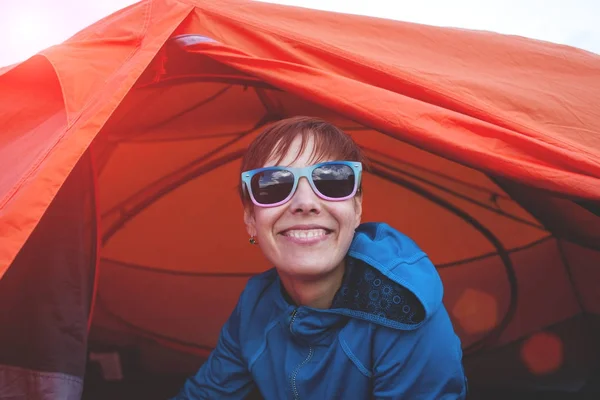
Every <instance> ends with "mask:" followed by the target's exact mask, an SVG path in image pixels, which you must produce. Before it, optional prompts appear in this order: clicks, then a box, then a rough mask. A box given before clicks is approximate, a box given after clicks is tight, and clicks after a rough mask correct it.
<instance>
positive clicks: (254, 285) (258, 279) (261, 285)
mask: <svg viewBox="0 0 600 400" xmlns="http://www.w3.org/2000/svg"><path fill="white" fill-rule="evenodd" d="M276 282H277V271H276V270H275V268H272V269H269V270H267V271H265V272H262V273H260V274H258V275H254V276H252V277H251V278H250V279H248V282H247V283H246V287H245V288H244V291H243V292H242V294H241V296H240V300H242V299H243V300H244V301H246V302H248V301H252V300H254V301H258V300H259V299H260V298H261V297H263V296H264V295H265V292H266V291H268V289H270V288H271V287H272V286H273V285H274V284H276Z"/></svg>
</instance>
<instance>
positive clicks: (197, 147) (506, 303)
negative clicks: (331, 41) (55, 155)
mask: <svg viewBox="0 0 600 400" xmlns="http://www.w3.org/2000/svg"><path fill="white" fill-rule="evenodd" d="M185 39H186V38H185V37H179V38H178V37H174V38H172V39H170V40H169V41H168V43H167V44H166V45H165V47H164V49H163V51H164V52H162V53H161V54H160V57H159V56H157V57H156V59H155V61H154V62H153V63H152V64H151V65H150V66H149V67H148V68H147V69H146V71H145V72H144V73H143V74H142V75H141V77H140V78H139V79H138V81H137V82H136V84H135V86H134V88H133V89H132V90H130V91H129V93H128V94H127V96H126V98H125V99H124V100H123V101H122V102H121V103H120V104H119V105H118V107H117V108H116V109H115V110H114V112H113V113H112V115H111V117H110V119H109V120H108V122H107V123H106V124H105V125H104V126H102V127H101V128H100V132H99V134H98V136H97V138H96V140H95V141H94V142H93V144H92V146H91V147H90V148H89V150H88V152H86V153H85V154H84V156H83V157H82V158H81V160H80V162H79V163H78V165H77V166H76V168H75V169H74V170H73V171H72V172H71V174H70V176H69V178H68V179H67V181H66V182H65V184H64V185H63V187H62V188H61V189H60V191H59V193H58V195H57V196H56V198H55V200H54V201H53V203H52V204H51V205H50V208H49V209H48V212H47V213H46V214H45V215H44V217H43V218H42V220H41V221H40V223H39V225H38V226H37V227H36V229H35V231H34V233H33V234H32V235H31V237H30V238H29V240H28V242H27V243H26V244H25V246H24V247H23V249H22V251H21V252H20V253H19V255H18V256H17V258H16V260H15V262H14V263H13V266H12V267H11V269H9V270H8V271H7V274H6V275H5V277H4V278H3V279H2V280H1V281H0V288H2V287H3V286H2V285H1V284H4V285H5V286H4V287H7V286H9V285H10V284H11V282H12V280H18V279H19V273H18V270H19V268H21V269H25V268H28V269H29V270H31V269H32V268H35V267H34V266H33V265H32V264H34V263H33V262H32V260H34V259H35V257H41V256H40V255H39V254H41V253H43V254H44V257H45V259H48V258H49V257H51V256H50V254H51V253H52V252H56V253H61V252H62V253H63V254H65V253H68V254H70V256H69V257H75V256H74V255H73V254H76V255H77V256H76V257H78V265H79V267H80V268H81V266H82V265H85V266H87V267H88V269H87V270H86V271H84V272H80V275H78V276H79V279H80V280H81V282H84V283H82V286H85V287H87V288H88V289H87V290H88V292H86V293H88V294H89V296H88V298H89V299H90V307H93V314H92V315H93V317H92V320H91V327H90V331H89V338H88V362H87V375H86V381H85V388H84V396H83V398H84V399H101V398H102V399H107V398H111V399H119V398H144V399H154V398H157V399H158V398H165V397H167V396H169V395H173V394H174V393H175V392H176V391H177V390H178V389H179V386H180V385H181V384H182V382H183V379H185V378H186V377H187V376H188V375H190V374H193V373H194V372H195V371H196V370H197V369H198V367H199V366H200V365H201V364H202V362H203V360H205V358H206V356H207V355H208V354H209V352H210V350H211V349H212V348H213V346H215V344H216V341H217V339H218V335H219V331H220V328H221V326H222V325H223V323H224V322H225V320H226V318H227V317H228V316H229V313H230V312H231V310H232V309H233V307H234V305H235V302H236V301H237V298H238V295H239V294H240V292H241V290H242V289H243V287H244V285H245V283H246V281H247V280H248V278H249V277H251V276H252V275H254V274H257V273H260V272H262V271H265V270H266V269H268V268H270V267H271V266H270V265H269V264H268V262H267V261H266V260H265V259H264V258H263V257H262V255H261V253H260V251H259V250H258V249H257V248H256V247H253V246H250V245H249V244H248V238H247V235H246V231H245V228H244V225H243V220H242V211H243V210H242V205H241V202H240V200H239V197H238V194H237V184H238V177H239V172H240V171H239V168H240V159H241V157H242V155H243V154H244V150H245V148H246V146H247V145H248V143H249V142H250V141H251V140H252V139H253V138H254V137H255V136H256V135H257V133H258V132H259V131H260V130H261V129H262V128H264V127H265V126H266V125H268V124H269V123H270V122H272V121H276V120H279V119H282V118H286V117H290V116H295V115H309V116H316V117H321V118H324V119H326V120H328V121H330V122H332V123H334V124H336V125H338V126H339V127H341V128H342V129H343V130H345V131H346V132H347V133H349V134H350V135H351V136H352V137H353V138H354V139H355V140H356V141H357V142H358V143H359V144H360V145H361V146H362V147H363V148H364V149H365V151H366V154H367V156H368V157H369V161H370V166H369V170H368V172H367V173H366V174H365V176H364V215H363V221H385V222H387V223H389V224H390V225H392V226H393V227H395V228H397V229H398V230H400V231H401V232H403V233H405V234H407V235H408V236H410V237H411V238H412V239H414V240H415V241H416V242H417V243H418V244H419V246H420V247H422V248H423V249H424V251H425V252H426V253H428V254H429V256H430V258H431V259H432V261H433V263H434V264H435V265H436V267H437V268H438V271H439V273H440V275H441V277H442V280H443V283H444V288H445V292H444V304H445V306H446V308H447V309H448V311H449V314H450V316H451V318H452V320H453V323H454V327H455V329H456V332H457V334H458V335H459V336H460V338H461V340H462V343H463V348H464V365H465V368H466V373H467V376H468V378H469V384H470V390H471V393H472V398H486V399H493V398H507V397H509V396H510V397H520V396H521V395H522V396H523V397H525V398H584V397H583V396H589V395H590V394H591V393H595V392H596V391H597V390H598V379H599V375H598V372H599V371H598V367H599V361H600V353H599V349H598V339H597V338H598V337H599V335H600V318H599V314H600V294H598V290H597V282H599V279H600V269H599V268H598V266H599V265H600V246H599V245H598V243H600V241H599V240H598V239H599V236H600V233H599V232H600V216H599V212H598V208H597V207H598V206H597V204H594V203H592V202H588V203H586V202H583V201H577V199H569V198H566V197H561V196H558V195H555V194H552V193H549V192H544V191H542V190H539V189H535V188H532V187H528V186H525V185H522V184H520V183H516V182H513V181H510V180H507V179H505V178H502V177H500V176H491V175H489V174H486V173H484V172H481V171H478V170H475V169H473V168H471V167H469V166H467V165H461V164H459V163H457V162H454V161H452V160H450V159H448V158H445V157H443V156H441V155H438V154H434V153H432V152H428V151H425V150H423V149H420V148H417V147H415V146H413V145H410V144H408V143H405V142H403V141H401V140H399V139H398V138H397V137H395V136H394V135H390V134H387V133H386V132H381V131H377V130H375V129H372V128H371V127H369V126H366V125H362V124H360V123H358V122H357V121H355V120H354V119H353V118H352V115H343V114H340V113H338V112H333V111H332V110H329V109H327V108H324V107H323V106H321V105H319V104H316V103H314V102H311V101H310V100H307V99H304V98H301V97H298V96H296V95H294V94H291V93H288V92H286V91H284V90H281V89H279V88H277V87H274V86H272V85H269V84H267V83H265V82H263V81H261V80H260V79H258V78H256V77H253V76H250V75H247V74H245V73H242V72H240V71H238V70H236V69H234V68H231V67H229V66H226V65H224V64H220V63H218V62H216V61H214V60H213V59H211V58H209V57H207V56H205V55H202V54H197V53H194V52H193V51H188V49H187V47H186V45H185ZM165 54H166V58H165V57H163V55H165ZM165 60H166V61H165ZM33 62H35V63H37V65H36V67H35V68H36V71H37V73H38V78H36V79H38V80H39V81H38V82H37V83H36V82H34V81H31V80H29V81H27V82H25V78H23V82H21V83H22V86H21V90H22V91H24V92H26V91H27V90H30V91H32V93H33V92H34V90H35V89H36V85H39V84H40V82H42V81H43V82H50V81H51V79H50V80H44V73H42V72H40V71H46V73H47V75H48V76H50V75H51V74H53V71H52V69H51V66H50V65H49V64H48V65H45V63H46V61H44V60H43V59H41V58H40V59H39V60H37V61H32V63H33ZM30 64H31V63H30ZM158 64H160V71H161V73H160V74H158V75H157V69H158V68H159V65H158ZM27 68H28V67H27V65H23V66H22V67H18V68H17V69H16V70H14V71H11V74H12V79H15V80H18V79H17V78H18V76H20V75H21V74H22V75H23V76H25V75H27V73H28V71H27ZM157 76H158V78H157ZM45 84H46V85H52V84H50V83H45ZM46 95H47V96H55V97H60V96H61V93H60V87H58V85H56V87H52V88H51V89H50V90H48V91H47V94H46ZM46 100H47V99H46ZM46 100H45V99H43V98H40V99H38V100H37V101H40V102H43V101H46ZM14 101H19V100H18V99H15V100H14ZM38 117H39V120H38V122H39V121H45V122H44V123H45V124H46V125H52V124H55V125H56V126H58V125H60V124H63V123H64V121H62V119H64V110H62V109H56V110H49V111H47V114H45V115H39V116H38ZM33 123H34V122H33V121H32V124H33ZM67 211H68V212H69V213H70V214H69V215H76V216H77V217H76V218H75V217H73V218H65V215H66V214H67ZM57 237H59V238H60V239H62V242H61V243H62V244H60V245H59V244H57V242H56V241H57ZM69 238H70V239H73V240H65V239H69ZM74 239H77V240H74ZM66 242H68V243H69V244H68V245H67V244H65V243H66ZM61 246H62V247H61ZM44 249H45V250H44ZM42 250H43V251H42ZM60 257H61V256H60V255H58V254H57V255H56V258H60ZM43 276H44V275H43V274H41V275H40V279H42V278H41V277H43ZM48 279H52V278H49V277H48Z"/></svg>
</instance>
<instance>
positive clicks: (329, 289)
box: [279, 261, 345, 309]
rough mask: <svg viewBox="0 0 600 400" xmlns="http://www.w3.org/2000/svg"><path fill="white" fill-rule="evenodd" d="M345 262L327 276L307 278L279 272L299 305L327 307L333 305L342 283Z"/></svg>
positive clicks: (288, 290) (287, 289)
mask: <svg viewBox="0 0 600 400" xmlns="http://www.w3.org/2000/svg"><path fill="white" fill-rule="evenodd" d="M344 271H345V263H344V261H342V262H341V263H340V265H339V266H337V267H336V268H335V269H334V270H333V271H331V272H330V273H329V274H328V275H326V276H319V277H318V278H305V277H300V278H299V277H295V276H290V275H287V274H285V273H281V272H280V273H279V277H280V278H281V283H282V284H283V287H284V288H285V290H286V291H287V293H288V294H289V296H290V297H291V298H292V300H293V301H294V303H296V304H297V305H299V306H307V307H312V308H321V309H326V308H329V307H331V303H332V302H333V297H334V296H335V294H336V292H337V291H338V289H339V288H340V286H341V285H342V279H343V278H344Z"/></svg>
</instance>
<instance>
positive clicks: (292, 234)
mask: <svg viewBox="0 0 600 400" xmlns="http://www.w3.org/2000/svg"><path fill="white" fill-rule="evenodd" d="M330 233H331V231H330V230H328V229H322V228H319V229H289V230H287V231H284V232H282V233H281V234H282V235H283V236H286V237H289V238H291V239H300V240H310V239H321V238H324V237H325V236H327V235H329V234H330Z"/></svg>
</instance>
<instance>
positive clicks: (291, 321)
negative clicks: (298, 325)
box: [290, 308, 298, 333]
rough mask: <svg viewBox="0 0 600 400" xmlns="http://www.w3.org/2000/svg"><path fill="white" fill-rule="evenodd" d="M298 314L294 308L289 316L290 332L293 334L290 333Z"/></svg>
mask: <svg viewBox="0 0 600 400" xmlns="http://www.w3.org/2000/svg"><path fill="white" fill-rule="evenodd" d="M297 312H298V309H297V308H294V311H292V314H291V315H290V316H291V317H292V319H291V320H290V332H292V333H294V332H293V331H292V325H294V321H295V320H296V313H297Z"/></svg>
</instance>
